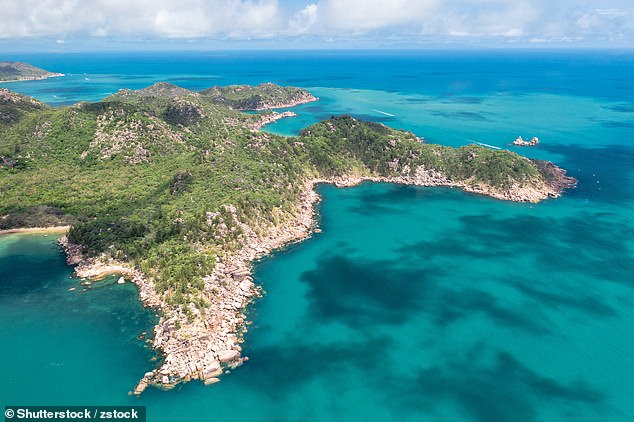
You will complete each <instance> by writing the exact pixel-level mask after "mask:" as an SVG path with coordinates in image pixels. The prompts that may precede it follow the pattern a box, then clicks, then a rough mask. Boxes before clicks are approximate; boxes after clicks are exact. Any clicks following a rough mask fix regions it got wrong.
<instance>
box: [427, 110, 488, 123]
mask: <svg viewBox="0 0 634 422" xmlns="http://www.w3.org/2000/svg"><path fill="white" fill-rule="evenodd" d="M430 114H431V115H432V116H436V117H444V118H446V119H453V120H467V121H472V122H491V121H492V120H491V118H490V117H491V116H495V114H494V113H485V112H477V111H440V110H435V111H430Z"/></svg>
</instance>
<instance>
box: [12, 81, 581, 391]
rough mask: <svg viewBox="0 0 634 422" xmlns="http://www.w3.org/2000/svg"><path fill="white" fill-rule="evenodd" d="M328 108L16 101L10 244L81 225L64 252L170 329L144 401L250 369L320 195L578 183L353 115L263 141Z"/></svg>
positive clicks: (150, 98)
mask: <svg viewBox="0 0 634 422" xmlns="http://www.w3.org/2000/svg"><path fill="white" fill-rule="evenodd" d="M315 100H316V98H315V97H313V96H312V95H311V94H310V93H309V92H308V91H306V90H303V89H299V88H291V87H280V86H277V85H273V84H264V85H259V86H257V87H246V86H239V87H235V86H234V87H226V88H221V87H213V88H210V89H208V90H205V91H201V92H193V91H190V90H187V89H184V88H180V87H177V86H175V85H171V84H168V83H158V84H155V85H153V86H150V87H148V88H145V89H142V90H137V91H131V90H123V91H120V92H118V93H116V94H114V95H112V96H110V97H107V98H105V99H104V100H102V101H100V102H96V103H88V102H81V103H78V104H75V105H72V106H68V107H60V108H51V107H49V106H47V105H46V104H43V103H41V102H39V101H37V100H35V99H33V98H31V97H27V96H24V95H21V94H17V93H14V92H12V91H9V90H6V89H0V130H1V133H2V134H3V136H2V137H1V138H0V196H1V198H2V201H0V229H13V228H17V227H23V228H24V227H46V226H71V228H70V229H69V230H68V232H67V234H66V236H64V237H63V238H62V239H61V244H62V246H63V248H64V250H65V251H66V253H67V257H68V263H69V264H71V265H75V266H76V267H75V272H76V274H77V276H79V277H88V278H93V279H99V278H103V277H105V276H108V275H116V276H117V277H123V280H121V279H119V280H120V281H121V282H123V281H124V280H127V281H131V282H134V283H135V284H136V285H137V286H138V290H139V297H140V300H141V301H142V302H143V304H144V305H145V306H148V307H152V308H154V309H156V311H157V312H158V313H159V314H160V319H159V321H158V323H157V324H156V326H155V327H154V336H153V339H152V345H153V347H154V348H155V349H156V350H157V352H160V354H161V356H162V360H161V361H160V364H159V365H158V366H157V367H156V369H154V370H152V371H150V372H148V373H146V374H144V375H143V376H141V377H140V379H141V380H140V382H139V383H138V385H136V387H134V389H133V391H132V393H134V394H141V393H142V392H143V391H144V390H145V389H146V388H147V387H148V386H155V387H159V388H166V389H169V388H172V387H173V386H175V385H176V384H178V383H180V382H187V381H190V380H194V379H197V380H201V381H202V382H204V383H205V384H213V383H215V382H218V381H219V376H220V375H221V374H222V373H223V369H224V368H226V367H234V366H237V365H240V364H241V363H242V362H244V360H246V359H247V358H246V357H244V356H242V353H241V352H242V347H241V343H242V342H243V333H244V332H245V330H246V326H247V321H246V316H245V313H244V310H245V307H246V306H247V305H248V304H249V303H250V301H251V300H252V299H253V298H255V297H257V296H258V295H260V290H259V288H258V287H257V286H256V285H255V284H254V283H253V279H252V277H251V269H252V263H253V262H254V261H255V260H256V259H258V258H260V257H262V256H264V255H266V254H268V253H270V252H271V251H273V250H275V249H277V248H280V247H282V246H284V245H287V244H289V243H291V242H296V241H299V240H301V239H304V238H306V237H307V236H309V235H310V234H311V232H312V231H313V229H314V227H315V211H314V205H315V203H316V202H317V201H318V200H319V197H318V195H317V193H316V192H315V190H314V187H315V185H316V184H319V183H334V184H336V185H337V186H341V187H345V186H352V185H355V184H358V183H360V182H361V181H365V180H370V181H378V182H392V183H400V184H407V185H418V186H447V187H454V188H459V189H463V190H465V191H467V192H471V193H474V194H481V195H488V196H491V197H494V198H498V199H502V200H510V201H522V202H538V201H541V200H543V199H546V198H554V197H557V196H559V195H561V193H562V191H563V190H564V189H566V188H569V187H572V186H574V184H575V180H574V179H572V178H570V177H568V176H566V175H565V171H564V170H562V169H560V168H558V167H556V166H555V165H554V164H552V163H550V162H546V161H540V160H533V159H528V158H525V157H522V156H520V155H517V154H515V153H513V152H510V151H507V150H491V149H488V148H484V147H481V146H478V145H467V146H463V147H460V148H451V147H447V146H442V145H435V144H430V143H426V142H424V141H423V140H422V138H419V137H417V136H416V135H415V134H414V133H411V132H408V131H404V130H396V129H393V128H390V127H388V126H385V125H383V124H379V123H373V122H367V121H362V120H359V119H356V118H354V117H351V116H333V117H331V118H330V119H327V120H325V121H322V122H319V123H316V124H314V125H312V126H309V127H307V128H305V129H304V130H302V131H301V133H299V135H298V136H293V137H283V136H277V135H273V134H270V133H266V132H264V131H261V130H259V129H260V128H261V127H262V125H263V124H264V123H265V122H269V121H271V119H272V118H273V117H274V116H275V115H274V114H272V113H274V112H273V111H271V110H270V109H271V108H278V107H280V106H283V107H287V106H292V105H296V104H301V103H304V102H308V101H315ZM244 109H257V110H263V111H262V112H259V113H255V114H253V113H245V112H243V111H241V110H244ZM275 113H276V112H275Z"/></svg>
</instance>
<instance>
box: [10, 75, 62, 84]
mask: <svg viewBox="0 0 634 422" xmlns="http://www.w3.org/2000/svg"><path fill="white" fill-rule="evenodd" d="M62 76H66V75H65V74H63V73H53V74H52V75H46V76H24V77H21V78H19V79H9V80H6V81H0V84H3V83H7V82H24V81H41V80H44V79H49V78H59V77H62Z"/></svg>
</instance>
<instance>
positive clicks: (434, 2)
mask: <svg viewBox="0 0 634 422" xmlns="http://www.w3.org/2000/svg"><path fill="white" fill-rule="evenodd" d="M631 1H632V0H575V1H574V2H570V1H569V0H451V1H449V0H301V1H296V0H179V1H178V2H176V1H175V0H0V10H1V11H2V13H1V14H0V39H6V40H14V39H15V40H19V39H24V38H46V37H48V38H50V39H51V40H53V41H54V40H56V39H64V40H68V39H69V38H74V37H75V38H77V37H120V38H130V39H135V38H137V37H138V38H140V39H153V38H154V39H162V38H177V39H178V38H182V39H196V38H218V39H225V40H231V39H251V38H271V37H273V38H275V37H279V38H284V37H295V36H299V37H305V36H308V37H316V38H315V39H321V40H328V39H332V40H337V39H347V40H350V39H353V40H354V39H360V40H363V39H371V38H377V37H381V36H385V37H389V38H390V39H398V38H399V37H401V38H402V39H408V40H412V39H414V40H415V39H416V37H418V38H420V39H430V38H434V39H443V38H444V39H446V38H453V37H458V38H466V37H475V38H477V37H481V38H483V39H489V38H491V37H494V38H495V37H497V38H499V39H509V40H510V39H524V40H526V42H527V43H530V41H531V40H534V41H533V42H536V41H535V40H537V42H543V43H547V42H550V40H579V39H582V40H584V39H585V40H614V39H619V40H625V41H627V40H629V41H630V42H631V44H632V45H634V7H632V6H631Z"/></svg>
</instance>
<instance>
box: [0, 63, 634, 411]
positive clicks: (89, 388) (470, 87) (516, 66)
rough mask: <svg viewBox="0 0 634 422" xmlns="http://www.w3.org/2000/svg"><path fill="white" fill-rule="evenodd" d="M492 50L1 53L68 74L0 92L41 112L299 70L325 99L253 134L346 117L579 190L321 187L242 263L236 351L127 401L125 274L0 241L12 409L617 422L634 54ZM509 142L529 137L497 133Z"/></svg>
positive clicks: (135, 312) (287, 80) (627, 333)
mask: <svg viewBox="0 0 634 422" xmlns="http://www.w3.org/2000/svg"><path fill="white" fill-rule="evenodd" d="M505 54H506V53H496V54H493V53H482V55H481V56H478V55H477V54H475V53H460V54H457V53H454V54H453V55H452V54H449V53H447V54H440V53H435V55H434V54H431V53H430V54H418V55H416V54H414V55H410V56H408V55H406V54H400V53H399V54H395V55H392V56H382V55H380V54H358V53H350V54H344V53H336V54H335V53H333V54H330V53H328V54H327V53H310V54H308V53H306V54H300V53H274V54H270V55H269V56H266V55H263V54H260V53H239V54H238V53H227V54H224V55H221V54H200V55H192V54H173V55H163V56H157V55H136V56H131V55H112V56H103V55H39V56H29V57H16V58H19V59H22V60H25V61H30V62H32V63H33V64H35V65H39V66H42V67H45V68H47V69H49V70H52V71H60V72H64V73H67V74H70V76H68V77H64V78H58V79H50V80H46V81H35V82H21V83H13V84H5V85H3V86H5V87H8V88H11V89H15V90H19V91H21V92H25V93H28V94H31V95H34V96H36V97H37V98H40V99H42V100H45V101H47V102H50V103H55V104H62V103H72V102H75V101H78V100H97V99H99V98H101V97H103V96H104V95H106V94H107V93H108V92H112V91H116V89H117V88H119V87H129V88H140V87H143V86H147V85H149V84H151V83H153V82H156V81H159V80H168V81H170V82H173V83H176V84H179V85H182V86H185V87H188V88H192V89H203V88H206V87H209V86H211V85H214V84H222V85H226V84H230V83H243V82H244V83H260V82H266V81H273V82H278V83H284V84H292V85H300V86H304V87H309V88H310V89H311V91H312V92H313V93H314V94H315V95H317V96H319V97H320V101H318V102H315V103H311V104H306V105H303V106H300V107H297V108H296V110H295V111H296V112H297V113H298V117H296V118H292V119H286V120H282V121H280V122H278V123H276V124H274V125H271V126H269V127H267V130H269V131H272V132H276V133H280V134H287V135H288V134H294V133H297V132H298V131H299V130H300V129H301V128H303V127H305V126H307V125H308V124H310V123H313V122H315V121H318V120H319V119H322V118H326V117H329V116H330V115H332V114H338V113H349V114H352V115H354V116H357V117H362V118H366V119H370V120H374V121H380V122H384V123H386V124H389V125H391V126H393V127H398V128H404V129H407V130H412V131H414V132H415V133H417V134H418V135H419V136H423V137H425V138H426V139H427V140H429V141H432V142H439V143H443V144H447V145H453V146H460V145H464V144H467V143H469V142H473V141H477V142H484V143H487V144H491V145H495V146H498V147H501V148H509V149H512V150H515V151H517V152H519V153H522V154H525V155H528V156H531V157H539V158H545V159H550V160H553V161H555V162H556V163H557V164H558V165H560V166H562V167H565V168H567V169H568V170H569V171H570V174H572V175H573V176H575V177H577V178H578V179H579V186H578V187H577V188H576V189H574V190H572V191H569V192H567V193H566V194H565V196H564V197H562V198H559V199H556V200H549V201H545V202H543V203H541V204H538V205H528V204H514V203H508V202H502V201H497V200H493V199H489V198H482V197H478V196H474V195H469V194H465V193H462V192H460V191H456V190H449V189H438V188H412V187H402V186H401V187H399V186H396V185H391V184H371V183H366V184H363V185H361V186H359V187H356V188H348V189H336V188H334V187H333V186H320V187H319V192H320V193H321V194H322V196H323V202H322V203H321V204H320V209H319V211H320V227H321V229H322V232H321V233H318V234H315V236H314V237H313V238H312V239H310V240H308V241H306V242H304V243H302V244H299V245H294V246H292V247H290V248H288V249H286V250H284V251H281V252H279V253H276V254H275V255H273V256H271V257H269V258H267V259H265V260H263V261H262V262H260V263H258V264H257V266H256V273H255V275H256V279H257V282H258V283H260V284H261V285H262V286H263V288H264V289H265V290H266V292H267V294H266V295H265V296H264V297H263V298H262V299H260V300H258V301H257V302H256V303H254V305H253V306H251V307H250V308H249V316H250V319H251V320H252V321H253V325H251V326H250V329H249V330H250V331H249V333H248V335H247V337H246V343H245V344H244V350H245V354H246V355H248V356H249V357H250V360H249V362H248V363H247V364H245V365H244V366H243V367H241V368H239V369H237V370H236V371H234V372H233V373H232V374H229V375H226V376H223V380H222V382H221V383H219V384H217V385H214V386H211V387H203V386H202V385H200V384H198V383H189V384H186V385H184V386H180V387H178V388H177V389H175V390H173V391H170V392H162V391H157V390H149V391H147V392H146V393H144V395H143V396H142V397H141V398H135V397H129V396H128V395H127V393H128V391H129V390H130V389H131V388H133V387H134V384H135V382H136V380H137V379H138V378H139V377H140V376H141V375H142V374H143V373H144V372H145V371H147V370H148V369H150V368H152V367H153V365H154V362H152V361H151V359H152V358H153V357H154V354H153V353H152V351H151V350H149V349H147V347H145V340H144V339H143V338H141V339H139V338H137V336H139V335H140V334H142V333H143V332H146V331H149V330H151V327H152V322H153V321H154V318H155V316H154V315H153V314H152V313H151V312H149V311H147V310H143V308H142V307H141V306H140V304H139V303H138V299H137V296H136V292H135V289H134V287H133V286H131V285H128V284H126V285H118V284H116V283H114V282H113V281H114V280H109V281H107V282H106V283H103V284H94V285H93V286H92V287H91V288H90V289H87V290H86V291H82V290H84V289H85V288H84V287H83V286H81V285H80V282H81V280H77V279H73V278H70V275H71V269H70V268H68V267H67V266H66V265H65V264H64V260H63V256H62V254H61V253H60V252H59V250H58V249H57V247H56V246H55V242H54V238H53V237H41V236H33V235H12V236H5V237H2V238H0V335H1V336H2V339H3V342H2V345H3V347H2V348H1V349H0V361H1V362H3V363H2V371H1V372H0V398H2V401H3V402H4V404H9V403H12V404H19V403H26V404H43V403H51V404H52V403H55V404H85V403H89V404H95V403H98V404H101V403H105V404H146V405H147V406H148V415H149V420H153V421H154V420H159V421H161V420H164V421H172V420H178V419H183V420H209V419H212V418H213V419H218V420H267V421H269V420H270V421H275V420H293V421H295V420H297V421H299V420H302V421H304V420H342V421H345V420H349V421H358V420H395V419H396V420H405V421H407V420H412V421H421V420H452V421H453V420H456V421H459V420H475V421H499V420H511V421H537V420H539V421H542V420H544V421H560V420H578V421H594V420H611V421H612V420H614V421H621V420H622V421H626V420H632V419H633V418H634V381H632V374H634V340H632V338H633V337H632V335H631V334H632V332H633V329H634V315H633V313H634V290H633V281H634V280H633V276H632V274H634V262H633V257H634V243H633V240H632V239H634V224H633V223H632V218H631V216H632V215H634V214H633V209H634V207H633V205H634V191H633V190H632V187H633V183H632V171H633V170H634V149H633V148H632V142H633V141H632V139H634V136H633V135H634V114H633V113H634V103H633V102H632V89H633V88H634V78H633V77H632V76H631V75H633V74H634V72H633V70H634V57H633V56H632V55H631V54H630V55H628V54H618V53H587V52H586V53H568V54H555V53H532V54H529V53H526V54H520V55H517V54H514V55H510V56H509V55H505ZM9 59H11V58H9ZM84 73H85V74H84ZM518 135H522V136H524V137H525V138H526V137H530V136H539V138H540V140H541V141H542V142H541V144H540V145H539V146H538V147H536V148H525V149H519V148H515V147H512V146H511V145H509V144H510V142H512V140H513V139H515V137H517V136H518ZM73 287H74V288H75V290H72V291H69V289H71V288H73ZM27 368H28V369H27ZM1 404H2V403H0V405H1Z"/></svg>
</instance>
